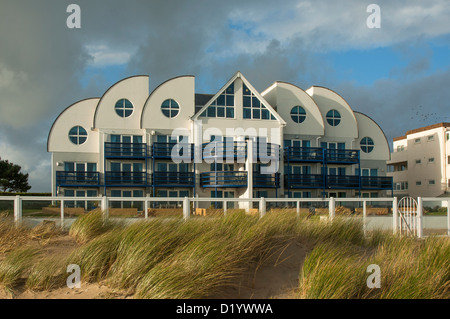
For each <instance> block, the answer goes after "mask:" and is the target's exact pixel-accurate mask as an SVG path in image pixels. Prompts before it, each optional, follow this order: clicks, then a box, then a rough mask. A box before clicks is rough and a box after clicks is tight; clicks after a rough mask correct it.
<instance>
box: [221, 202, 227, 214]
mask: <svg viewBox="0 0 450 319" xmlns="http://www.w3.org/2000/svg"><path fill="white" fill-rule="evenodd" d="M222 203H223V204H222V205H223V215H224V216H227V206H228V205H227V204H228V202H227V201H226V200H223V201H222Z"/></svg>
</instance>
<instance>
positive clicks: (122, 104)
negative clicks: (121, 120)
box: [114, 99, 134, 117]
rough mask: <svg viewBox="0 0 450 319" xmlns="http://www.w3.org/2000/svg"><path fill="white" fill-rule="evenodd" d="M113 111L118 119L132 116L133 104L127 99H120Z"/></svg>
mask: <svg viewBox="0 0 450 319" xmlns="http://www.w3.org/2000/svg"><path fill="white" fill-rule="evenodd" d="M114 108H115V110H116V113H117V115H119V116H120V117H129V116H130V115H131V114H133V109H134V107H133V104H132V103H131V102H130V101H129V100H127V99H120V100H119V101H117V102H116V105H115V107H114Z"/></svg>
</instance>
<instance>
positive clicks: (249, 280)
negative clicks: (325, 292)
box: [209, 240, 312, 299]
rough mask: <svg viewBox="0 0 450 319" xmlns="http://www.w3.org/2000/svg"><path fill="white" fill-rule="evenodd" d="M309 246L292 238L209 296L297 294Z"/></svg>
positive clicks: (234, 297)
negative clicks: (260, 263)
mask: <svg viewBox="0 0 450 319" xmlns="http://www.w3.org/2000/svg"><path fill="white" fill-rule="evenodd" d="M311 250H312V247H309V246H307V245H304V244H302V243H300V242H298V241H296V240H292V241H290V242H289V243H287V244H286V245H285V246H283V247H281V248H280V249H278V250H277V251H275V252H273V253H272V254H271V256H270V257H269V258H267V260H265V261H264V262H263V264H262V265H254V267H252V268H251V269H250V270H248V271H247V272H245V273H244V274H242V276H240V277H239V278H236V279H235V280H233V281H232V282H231V283H230V286H228V287H226V288H225V289H221V291H220V292H219V293H216V294H214V295H211V296H209V298H210V299H270V298H275V299H280V298H281V299H290V298H296V296H295V295H296V293H295V290H296V289H298V277H299V274H300V270H301V266H302V264H303V261H304V260H305V257H306V255H307V254H308V253H309V252H310V251H311Z"/></svg>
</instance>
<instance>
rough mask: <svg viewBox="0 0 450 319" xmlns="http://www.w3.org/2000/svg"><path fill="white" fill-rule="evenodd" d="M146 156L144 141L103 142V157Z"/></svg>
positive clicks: (141, 157) (142, 157)
mask: <svg viewBox="0 0 450 319" xmlns="http://www.w3.org/2000/svg"><path fill="white" fill-rule="evenodd" d="M146 157H147V144H145V143H113V142H105V158H129V159H144V158H146Z"/></svg>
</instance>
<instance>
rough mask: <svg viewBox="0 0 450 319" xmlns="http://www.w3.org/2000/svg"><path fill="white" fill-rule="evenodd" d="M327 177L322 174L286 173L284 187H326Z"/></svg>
mask: <svg viewBox="0 0 450 319" xmlns="http://www.w3.org/2000/svg"><path fill="white" fill-rule="evenodd" d="M325 185H326V178H325V177H324V175H322V174H286V175H284V187H286V188H288V189H289V188H324V187H325Z"/></svg>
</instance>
